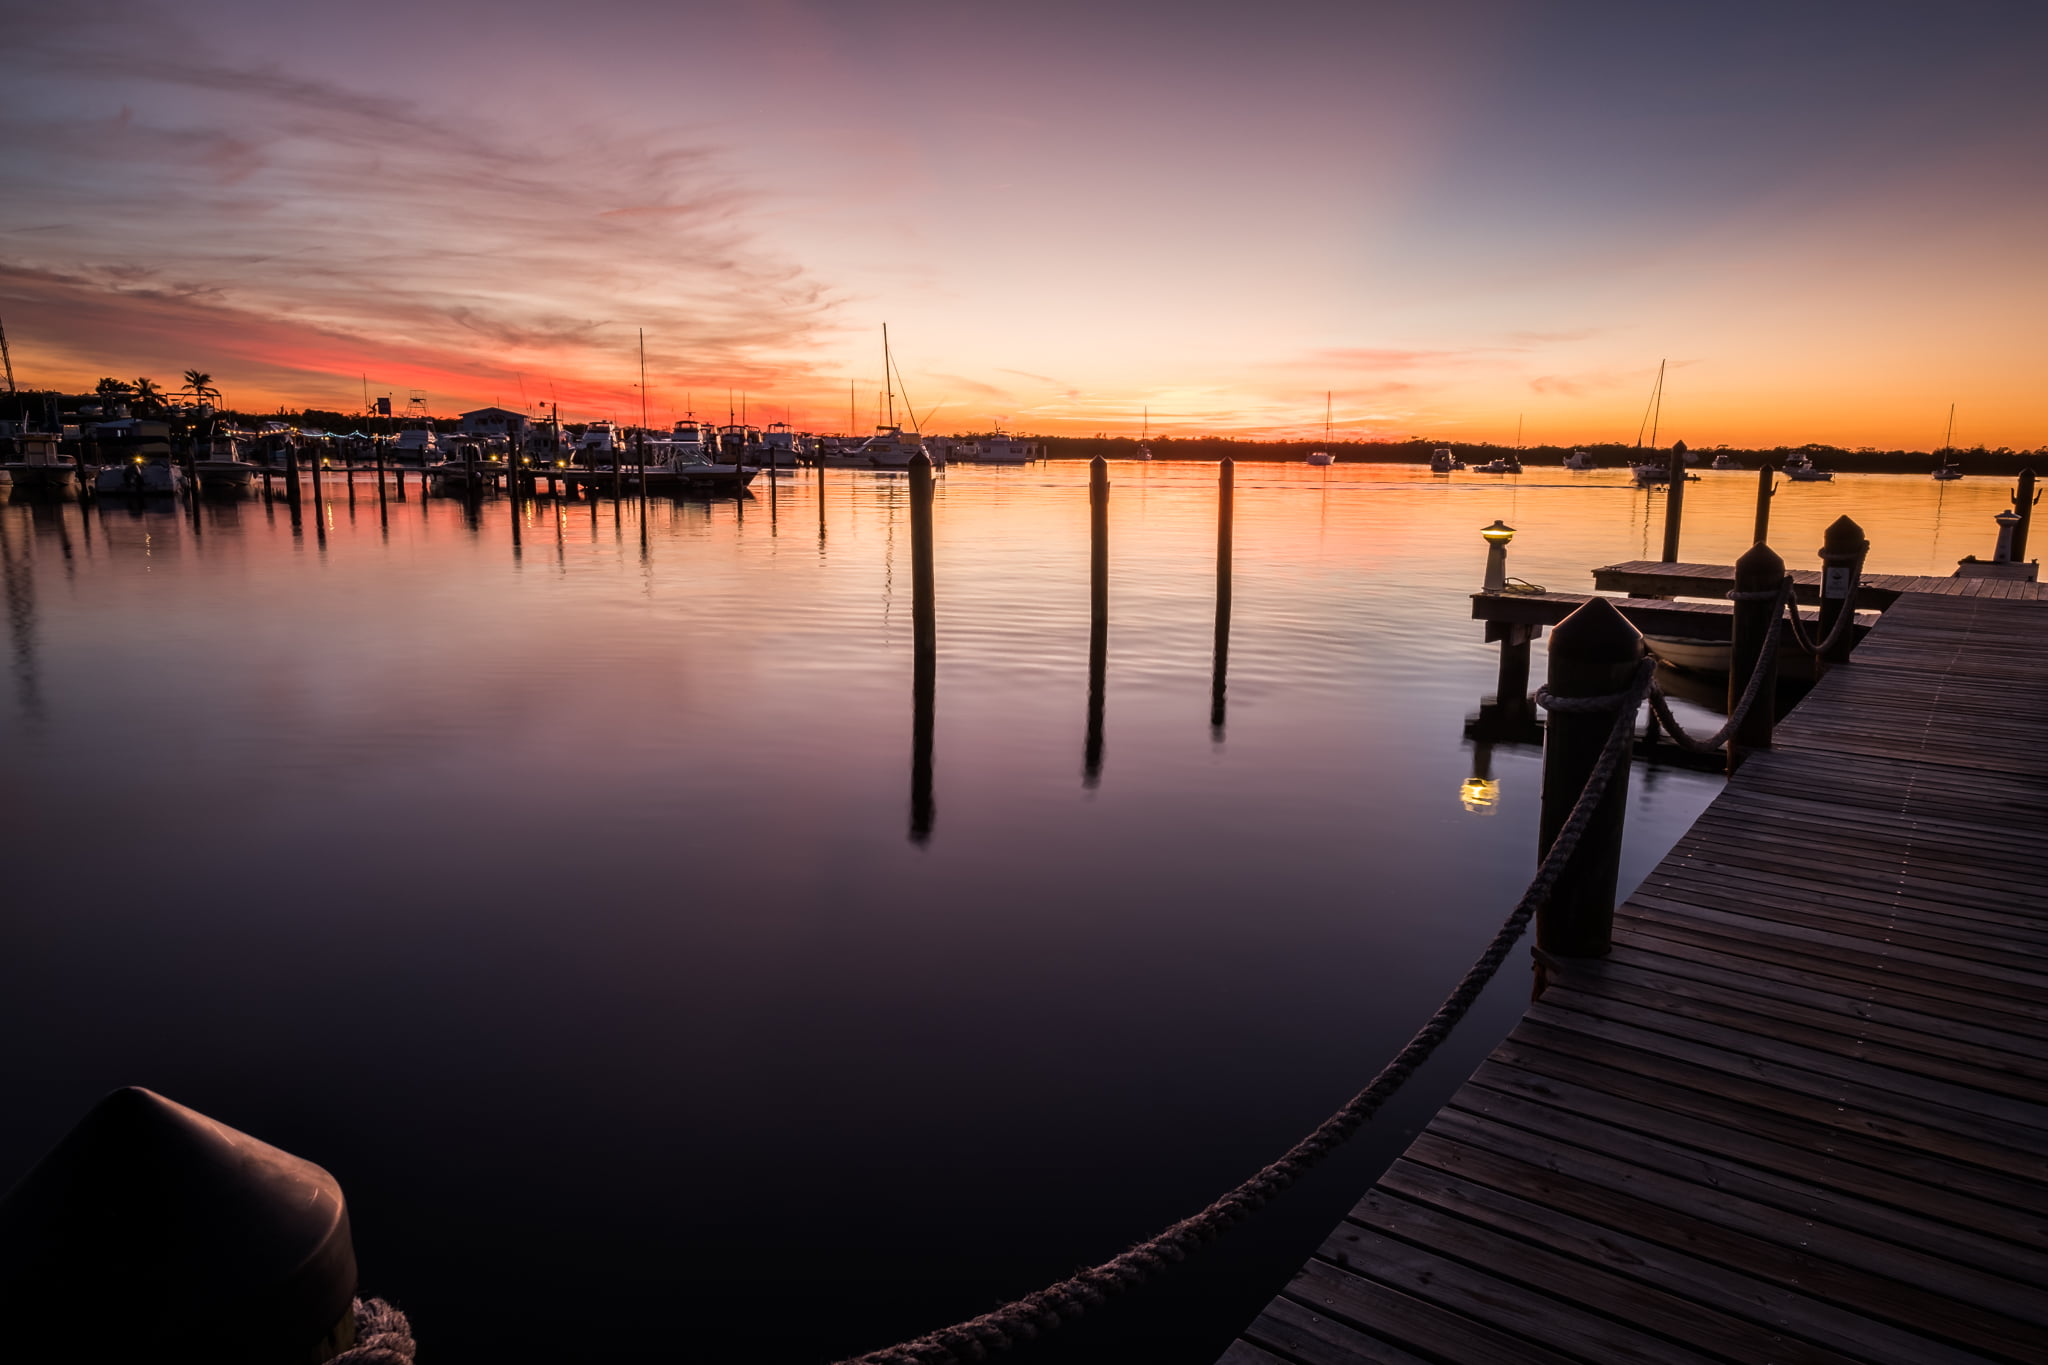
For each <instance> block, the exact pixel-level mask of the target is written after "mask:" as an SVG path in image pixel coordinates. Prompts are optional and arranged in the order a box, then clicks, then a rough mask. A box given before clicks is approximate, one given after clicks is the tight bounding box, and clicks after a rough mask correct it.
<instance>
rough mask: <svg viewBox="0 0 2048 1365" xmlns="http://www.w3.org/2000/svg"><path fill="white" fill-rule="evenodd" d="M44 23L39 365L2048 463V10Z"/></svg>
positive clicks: (232, 395) (241, 384)
mask: <svg viewBox="0 0 2048 1365" xmlns="http://www.w3.org/2000/svg"><path fill="white" fill-rule="evenodd" d="M0 13H5V14H6V15H7V16H8V17H9V18H10V19H12V20H13V21H14V23H13V24H12V29H13V31H14V32H15V33H16V34H17V35H18V46H17V54H18V63H19V65H18V67H17V74H16V75H15V77H14V78H13V79H12V80H11V81H10V82H9V84H8V86H7V87H6V89H5V90H4V91H0V119H4V121H5V126H6V133H7V137H6V147H7V150H6V151H5V153H4V160H5V174H6V183H7V184H8V185H9V186H10V187H12V192H11V193H9V194H8V195H7V196H6V198H5V201H4V206H0V322H4V325H5V328H6V333H7V339H8V341H9V343H10V345H11V347H12V352H13V363H14V368H15V372H16V377H17V379H18V380H19V382H20V383H21V384H22V385H23V386H25V387H27V386H39V387H63V388H66V389H69V390H74V391H75V390H84V389H89V388H90V387H91V386H92V384H93V382H94V381H95V380H97V379H98V378H99V377H100V376H102V375H112V376H117V377H122V378H132V377H134V376H136V375H139V374H147V375H152V376H155V377H158V378H160V379H173V378H174V377H175V376H176V375H177V374H178V373H179V372H181V371H182V370H184V369H186V368H188V367H196V368H199V369H202V370H207V371H210V372H211V373H212V374H213V375H214V377H215V380H216V382H217V383H219V384H220V385H221V387H222V388H223V389H224V391H225V396H226V400H227V401H228V402H229V403H230V404H232V405H234V406H237V407H240V408H243V409H249V410H269V409H272V408H276V407H280V406H283V407H289V408H293V409H297V408H299V407H302V406H308V407H321V408H332V409H338V410H342V411H348V412H353V411H359V410H361V409H362V407H363V405H364V396H365V392H366V390H367V392H368V393H369V394H370V395H372V396H377V395H391V396H393V397H394V400H395V406H397V407H399V408H401V409H402V408H403V407H404V406H405V404H406V401H407V398H408V396H409V395H410V394H411V393H412V392H414V391H419V392H422V393H424V394H425V395H426V398H427V402H428V404H429V406H430V407H431V408H432V410H433V411H434V412H436V413H437V414H438V415H444V416H445V415H449V414H452V413H453V412H455V411H457V410H460V409H463V408H469V407H475V406H480V405H483V404H490V403H496V404H501V405H503V406H507V407H514V408H526V409H532V408H533V407H534V406H535V405H539V404H553V403H559V405H560V408H561V411H562V415H563V417H564V418H565V419H572V420H582V419H586V418H592V417H615V418H618V419H620V420H626V421H637V420H638V418H639V415H640V409H641V403H642V395H641V393H640V391H639V389H638V387H637V385H638V382H639V365H640V353H639V345H640V337H641V335H642V333H643V332H644V335H645V345H646V364H647V377H648V391H647V394H646V396H645V400H646V404H647V409H648V414H649V416H650V417H651V418H652V419H653V420H654V421H656V422H658V423H661V424H663V425H666V424H667V422H668V421H669V420H671V419H672V418H673V417H676V416H680V415H682V414H683V413H684V412H685V411H686V410H689V409H692V408H694V410H695V411H696V412H697V414H698V415H700V416H704V415H712V416H716V417H718V418H720V419H723V416H724V413H725V409H726V404H727V401H728V399H727V395H728V393H731V394H733V395H735V397H734V399H733V400H732V401H733V402H735V403H737V402H738V401H739V399H738V397H737V395H740V394H744V395H745V396H746V398H745V401H746V403H747V405H748V410H749V414H750V415H751V416H752V417H753V419H754V420H755V421H757V422H758V421H763V420H775V419H780V418H782V417H783V416H784V415H785V414H787V415H788V416H789V418H790V419H791V420H793V421H795V422H796V423H797V424H798V425H799V426H802V427H805V428H809V429H813V430H824V431H835V430H844V429H846V428H847V427H848V425H849V421H851V424H852V425H853V427H855V428H856V429H858V428H863V427H865V426H867V425H869V424H871V423H872V422H873V421H874V418H875V404H876V395H877V393H878V392H879V391H880V390H881V389H882V387H883V376H882V368H881V347H880V329H881V325H882V323H884V322H885V321H886V322H887V323H888V324H889V327H890V335H891V338H892V341H893V343H894V346H895V353H896V359H897V362H898V364H899V366H900V367H901V370H902V374H903V379H904V382H905V384H906V385H907V387H908V390H909V394H908V398H909V401H910V402H911V403H912V404H914V407H915V412H916V413H917V415H918V417H919V418H920V419H921V420H923V421H925V422H926V425H927V428H928V429H931V428H936V429H940V430H955V429H960V430H967V429H985V428H986V427H988V426H990V425H991V424H994V423H997V422H1000V423H1001V424H1002V425H1004V426H1005V427H1008V428H1014V429H1019V430H1024V431H1030V432H1038V433H1046V434H1084V435H1085V434H1091V433H1095V432H1108V433H1112V434H1116V435H1129V436H1135V435H1137V434H1138V432H1139V431H1140V429H1141V426H1142V424H1143V423H1144V422H1145V421H1146V416H1145V414H1146V412H1147V410H1148V409H1149V413H1150V416H1149V423H1150V430H1151V431H1152V433H1153V434H1155V435H1162V436H1195V435H1209V434H1216V435H1256V436H1283V437H1299V438H1306V437H1313V436H1320V435H1321V433H1322V430H1323V409H1324V395H1325V393H1326V392H1327V393H1329V394H1331V395H1332V398H1331V403H1332V406H1333V408H1334V429H1335V436H1336V438H1337V439H1340V440H1361V439H1377V438H1402V437H1407V436H1423V437H1434V438H1439V439H1444V440H1459V441H1479V440H1493V441H1512V440H1514V439H1515V436H1516V432H1517V429H1518V427H1519V428H1520V430H1521V432H1522V435H1523V438H1524V439H1525V440H1526V441H1527V442H1529V443H1530V444H1537V443H1551V444H1556V443H1567V444H1571V443H1590V442H1596V441H1630V440H1633V439H1634V438H1635V437H1636V434H1637V431H1638V427H1639V424H1640V421H1641V417H1642V413H1643V408H1644V404H1645V401H1646V399H1647V398H1648V396H1649V391H1650V387H1651V384H1652V382H1653V380H1654V378H1655V375H1656V372H1657V368H1658V365H1659V362H1660V361H1666V360H1668V362H1669V375H1668V378H1667V381H1666V385H1665V397H1664V407H1663V415H1662V422H1661V431H1662V433H1663V439H1664V440H1666V441H1668V440H1670V439H1671V438H1673V437H1682V438H1684V439H1685V440H1687V441H1688V442H1690V443H1692V444H1694V445H1701V446H1705V445H1713V444H1718V443H1727V444H1733V445H1758V444H1761V445H1778V444H1788V443H1789V444H1798V443H1802V442H1806V441H1825V442H1829V443H1833V444H1839V445H1845V446H1862V445H1868V446H1877V447H1880V448H1892V447H1906V448H1914V449H1931V448H1933V447H1934V446H1935V445H1937V444H1939V442H1940V440H1941V436H1942V430H1943V424H1944V420H1945V418H1946V414H1947V412H1948V408H1949V405H1950V404H1951V403H1953V404H1955V405H1956V410H1957V418H1956V429H1955V441H1956V444H1958V445H1963V446H1974V445H1979V444H1982V445H1989V446H1994V447H1995V446H2012V447H2018V448H2034V447H2039V446H2043V445H2048V384H2044V379H2043V376H2044V373H2048V364H2044V362H2048V343H2044V341H2043V339H2042V329H2041V318H2042V316H2043V314H2044V305H2048V263H2044V252H2043V250H2042V235H2043V226H2042V225H2043V223H2044V221H2048V214H2044V210H2048V170H2044V165H2048V159H2044V158H2043V156H2042V155H2041V148H2042V146H2043V133H2044V132H2048V114H2044V113H2043V111H2042V109H2041V108H2040V105H2039V101H2038V98H2037V96H2036V95H2035V93H2034V87H2035V85H2036V84H2037V80H2038V76H2037V72H2036V68H2037V67H2038V64H2039V60H2040V57H2041V55H2042V53H2043V52H2044V51H2048V43H2044V39H2048V16H2044V14H2043V12H2041V11H2039V10H2035V9H2031V8H2024V7H2018V6H2000V5H1993V4H1963V5H1955V6H1943V7H1933V6H1911V5H1895V6H1868V7H1858V8H1856V9H1854V10H1847V9H1845V8H1843V7H1841V6H1806V7H1800V6H1793V7H1782V6H1774V7H1769V8H1763V7H1758V8H1754V9H1750V8H1740V7H1711V8H1709V7H1700V8H1698V9H1696V10H1693V11H1689V12H1685V13H1679V12H1675V11H1666V10H1664V9H1662V8H1657V9H1649V8H1644V7H1629V6H1620V5H1614V6H1610V5H1603V4H1574V5H1507V4H1466V5H1453V6H1436V7H1429V8H1427V9H1426V10H1425V9H1419V8H1413V7H1402V6H1390V5H1364V6H1336V5H1324V4H1309V3H1289V4H1285V5H1280V6H1268V7H1262V8H1260V9H1258V10H1257V11H1256V12H1246V11H1244V10H1241V9H1239V8H1236V7H1227V6H1220V5H1197V6H1188V5H1179V6H1172V5H1163V4H1150V3H1146V4H1127V5H1120V6H1112V7H1089V6H1079V5H1050V6H1034V7H1030V8H1029V9H1028V10H1025V9H1013V8H1005V9H995V8H989V7H979V6H959V5H955V6H940V5H936V4H925V3H903V4H878V5H864V6H833V7H826V6H821V5H817V4H806V3H797V2H796V0H774V2H773V3H763V4H756V5H748V6H726V7H712V6H678V7H661V6H654V5H651V4H647V3H644V2H643V0H599V2H598V3H593V4H587V5H582V6H577V7H575V8H574V9H570V8H567V7H562V6H555V5H549V4H546V3H539V2H538V0H512V3H508V4H500V5H494V6H490V7H483V6H479V5H473V4H468V3H460V2H459V0H432V2H431V3H428V4H425V5H419V6H399V5H395V4H390V3H387V0H366V2H365V3H363V4H359V5H356V6H352V7H347V8H340V7H335V8H323V9H306V8H300V7H277V8H273V7H268V6H258V5H255V4H253V3H250V2H249V0H195V2H194V3H190V4H186V5H181V6H178V7H175V8H174V7H171V6H169V5H165V4H160V3H149V2H148V0H88V3H83V4H79V5H75V6H71V7H68V8H67V9H66V10H65V11H64V12H62V13H61V14H58V13H54V12H49V11H46V10H38V11H35V12H33V13H31V11H30V10H29V9H28V8H27V7H26V6H25V5H22V4H20V3H19V2H18V0H0ZM849 390H850V391H851V397H850V398H849ZM901 403H902V399H900V398H899V412H900V411H901V410H902V409H901V407H900V404H901ZM849 406H851V409H852V412H851V414H850V415H849ZM927 413H929V414H930V415H929V416H927V415H926V414H927Z"/></svg>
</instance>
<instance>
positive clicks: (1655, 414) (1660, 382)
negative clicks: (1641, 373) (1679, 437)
mask: <svg viewBox="0 0 2048 1365" xmlns="http://www.w3.org/2000/svg"><path fill="white" fill-rule="evenodd" d="M1666 363H1667V362H1665V361H1662V360H1660V361H1658V362H1657V397H1656V399H1655V400H1654V401H1655V407H1654V410H1653V411H1652V413H1651V416H1650V449H1652V450H1655V449H1656V448H1657V424H1658V423H1659V422H1661V421H1663V419H1664V366H1665V364H1666Z"/></svg>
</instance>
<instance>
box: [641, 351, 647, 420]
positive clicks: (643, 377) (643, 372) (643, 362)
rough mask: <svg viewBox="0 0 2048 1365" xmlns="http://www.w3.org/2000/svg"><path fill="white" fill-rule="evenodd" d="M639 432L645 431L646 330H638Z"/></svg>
mask: <svg viewBox="0 0 2048 1365" xmlns="http://www.w3.org/2000/svg"><path fill="white" fill-rule="evenodd" d="M640 430H641V431H642V432H645V431H646V430H647V329H646V328H645V327H642V328H641V329H640Z"/></svg>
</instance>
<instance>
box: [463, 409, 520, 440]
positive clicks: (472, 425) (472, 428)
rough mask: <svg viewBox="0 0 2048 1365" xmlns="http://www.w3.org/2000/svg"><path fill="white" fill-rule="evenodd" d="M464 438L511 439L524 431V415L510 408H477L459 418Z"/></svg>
mask: <svg viewBox="0 0 2048 1365" xmlns="http://www.w3.org/2000/svg"><path fill="white" fill-rule="evenodd" d="M461 421H462V427H461V431H462V434H463V435H464V436H479V437H486V438H488V437H492V436H502V437H505V438H506V439H508V440H509V439H511V438H513V437H515V436H518V435H521V434H522V433H524V432H525V430H526V414H525V413H523V412H514V411H513V410H512V409H510V408H478V409H477V410H476V411H475V412H465V413H463V414H462V416H461Z"/></svg>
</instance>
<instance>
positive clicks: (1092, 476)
mask: <svg viewBox="0 0 2048 1365" xmlns="http://www.w3.org/2000/svg"><path fill="white" fill-rule="evenodd" d="M1108 662H1109V462H1108V461H1107V460H1105V459H1103V458H1102V457H1101V456H1100V455H1097V456H1096V457H1095V458H1094V459H1093V460H1091V461H1089V464H1088V738H1087V743H1086V746H1085V747H1084V749H1083V750H1082V757H1081V781H1082V783H1083V785H1085V786H1089V787H1093V786H1095V785H1096V784H1097V783H1098V782H1100V781H1101V780H1102V684H1103V673H1104V671H1105V670H1106V668H1107V666H1108Z"/></svg>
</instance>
